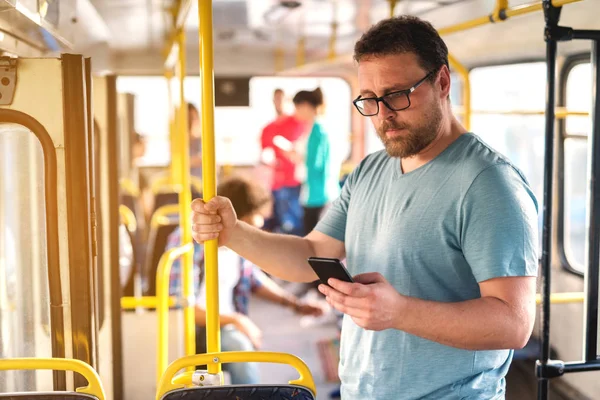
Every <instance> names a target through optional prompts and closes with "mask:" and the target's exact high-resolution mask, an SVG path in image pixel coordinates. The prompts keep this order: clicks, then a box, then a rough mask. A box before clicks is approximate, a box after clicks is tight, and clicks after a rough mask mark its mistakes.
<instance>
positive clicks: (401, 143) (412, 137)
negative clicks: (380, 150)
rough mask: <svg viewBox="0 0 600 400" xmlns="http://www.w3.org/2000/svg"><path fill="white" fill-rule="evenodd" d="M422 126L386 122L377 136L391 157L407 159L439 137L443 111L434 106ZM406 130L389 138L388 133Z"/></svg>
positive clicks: (379, 129)
mask: <svg viewBox="0 0 600 400" xmlns="http://www.w3.org/2000/svg"><path fill="white" fill-rule="evenodd" d="M423 121H425V122H424V123H422V124H418V125H416V124H414V125H412V124H406V123H398V122H396V121H393V120H391V121H384V122H383V123H382V124H381V125H380V126H379V128H378V129H377V135H378V136H379V139H381V142H382V143H383V145H384V146H385V150H386V151H387V153H388V154H389V155H390V156H391V157H399V158H407V157H411V156H414V155H417V154H419V153H420V152H421V151H423V150H424V149H425V148H426V147H427V146H429V145H430V144H431V142H433V140H434V139H435V138H436V137H437V134H438V130H439V127H440V124H441V121H442V110H441V109H440V108H439V107H437V106H434V107H433V108H432V109H431V111H430V112H428V113H427V114H426V115H424V118H423ZM392 129H398V130H401V129H402V130H404V132H402V133H403V134H402V135H401V136H396V137H391V138H389V137H387V135H386V133H385V132H386V131H388V130H392Z"/></svg>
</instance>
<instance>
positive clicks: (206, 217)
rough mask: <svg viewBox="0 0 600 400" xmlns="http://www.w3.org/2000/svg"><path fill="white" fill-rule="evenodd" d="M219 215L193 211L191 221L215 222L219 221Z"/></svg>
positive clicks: (199, 222)
mask: <svg viewBox="0 0 600 400" xmlns="http://www.w3.org/2000/svg"><path fill="white" fill-rule="evenodd" d="M221 221H222V219H221V216H220V215H217V214H200V213H194V214H192V223H193V224H205V225H206V224H217V223H219V222H221Z"/></svg>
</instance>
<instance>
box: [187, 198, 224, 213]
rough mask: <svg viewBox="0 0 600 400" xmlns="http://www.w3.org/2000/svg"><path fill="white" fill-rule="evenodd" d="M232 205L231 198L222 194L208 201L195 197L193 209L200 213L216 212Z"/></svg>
mask: <svg viewBox="0 0 600 400" xmlns="http://www.w3.org/2000/svg"><path fill="white" fill-rule="evenodd" d="M230 205H231V203H230V201H229V199H227V198H225V197H222V196H215V197H213V198H212V199H210V201H208V202H205V201H204V200H202V199H195V200H194V201H192V211H194V212H196V213H200V214H214V213H215V212H216V211H218V210H220V209H222V208H227V207H229V206H230Z"/></svg>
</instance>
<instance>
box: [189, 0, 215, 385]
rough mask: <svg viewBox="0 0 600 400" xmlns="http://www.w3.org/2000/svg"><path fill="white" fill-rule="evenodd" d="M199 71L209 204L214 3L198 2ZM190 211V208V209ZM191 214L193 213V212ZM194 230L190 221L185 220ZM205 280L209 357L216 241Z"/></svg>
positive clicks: (208, 249) (208, 247) (209, 248)
mask: <svg viewBox="0 0 600 400" xmlns="http://www.w3.org/2000/svg"><path fill="white" fill-rule="evenodd" d="M198 21H200V23H199V25H200V26H199V32H198V34H199V44H200V71H201V72H202V76H201V78H202V87H201V92H202V102H201V104H202V177H203V179H202V180H203V183H204V191H203V196H204V201H206V202H208V201H209V200H210V199H212V198H213V197H215V195H216V193H217V183H216V180H217V179H216V177H217V174H216V168H215V120H214V118H215V114H214V112H215V96H214V88H215V83H214V80H213V74H214V70H213V66H214V63H213V22H212V1H206V0H198ZM187 207H188V210H190V206H189V205H188V206H187ZM190 211H191V210H190ZM185 223H186V225H187V226H188V228H189V229H191V223H190V219H186V220H185ZM204 249H205V258H204V265H205V270H204V271H205V277H204V279H206V299H207V301H206V347H207V350H208V352H209V353H219V352H220V351H221V337H220V333H221V332H220V320H219V271H218V242H217V240H216V239H213V240H209V241H207V242H206V243H204ZM208 372H210V373H211V374H217V373H219V372H221V364H218V363H217V364H210V365H209V366H208Z"/></svg>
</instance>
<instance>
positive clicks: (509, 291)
mask: <svg viewBox="0 0 600 400" xmlns="http://www.w3.org/2000/svg"><path fill="white" fill-rule="evenodd" d="M447 57H448V50H447V48H446V45H445V44H444V42H443V41H442V39H441V38H440V36H439V35H438V33H437V32H436V31H435V29H434V28H433V27H432V26H431V25H430V24H429V23H427V22H424V21H421V20H419V19H418V18H414V17H396V18H392V19H387V20H384V21H381V22H380V23H378V24H377V25H375V26H374V27H372V28H371V29H370V30H369V31H368V32H366V33H365V34H364V35H363V36H362V37H361V39H360V40H359V41H358V42H357V43H356V46H355V59H356V61H357V62H358V79H359V85H360V96H358V98H357V99H356V100H355V101H354V104H355V106H356V108H357V109H358V111H359V112H360V113H361V114H363V115H365V116H368V117H370V118H371V121H372V123H373V124H374V125H375V127H376V128H377V132H378V134H379V136H380V138H381V140H382V141H383V143H384V145H385V151H381V152H378V153H374V154H371V155H369V156H368V157H366V158H365V159H364V160H363V161H362V162H361V163H360V165H359V166H358V167H357V168H356V170H355V171H353V172H352V174H351V175H350V176H349V178H348V180H347V182H346V184H345V185H344V188H343V190H342V194H341V195H340V197H339V198H338V199H337V200H336V201H335V202H334V204H333V205H332V207H331V208H330V210H329V211H328V213H327V214H326V215H325V216H324V218H323V219H322V220H321V221H320V222H319V224H318V225H317V227H316V228H315V230H314V231H313V232H311V233H310V234H308V235H307V236H306V237H304V238H299V237H290V236H282V235H273V234H268V233H265V232H261V231H259V230H257V229H254V228H251V227H250V226H248V225H247V224H244V223H241V222H238V221H237V218H236V216H235V212H234V211H233V209H232V207H231V203H230V202H229V201H228V200H227V199H225V198H221V197H217V198H215V199H212V200H211V201H210V202H208V203H206V204H205V203H203V202H202V201H201V200H196V201H195V202H194V203H193V204H192V208H193V210H194V216H193V231H194V238H195V240H197V241H200V242H202V241H205V240H210V239H217V238H218V240H219V244H220V245H224V246H227V247H229V248H231V249H233V250H234V251H236V252H238V253H239V254H240V255H242V256H243V257H245V258H247V259H249V260H251V261H252V262H254V263H255V264H256V265H259V266H260V267H261V268H263V269H264V270H265V271H267V272H269V273H271V274H273V275H276V276H278V277H280V278H283V279H287V280H292V281H304V282H309V281H312V280H314V279H315V278H316V275H315V274H314V273H313V271H312V269H311V268H310V267H309V265H308V264H307V262H306V259H307V258H308V257H311V256H317V257H333V258H339V259H342V258H344V257H346V258H347V265H348V269H349V271H350V272H351V273H352V274H356V276H355V277H354V279H355V283H346V282H342V281H339V280H335V279H331V280H330V281H329V282H328V284H329V285H320V287H319V289H320V290H321V291H322V292H323V293H324V294H325V295H326V296H327V300H328V302H329V303H330V304H331V305H332V306H333V307H335V308H336V309H337V310H339V311H341V312H343V313H344V314H345V316H344V322H343V327H342V342H341V359H340V365H339V367H340V378H341V381H342V389H341V390H342V398H344V399H437V400H439V399H459V398H461V399H504V398H505V394H504V393H505V375H506V372H507V370H508V368H509V365H510V363H511V360H512V356H513V351H514V350H513V349H517V348H521V347H523V346H524V345H525V344H526V343H527V341H528V339H529V337H530V335H531V331H532V327H533V323H534V318H535V281H536V275H537V263H538V261H537V254H536V252H537V242H538V241H537V216H536V214H537V202H536V199H535V197H534V195H533V193H532V192H531V189H530V188H529V186H528V183H527V181H526V180H525V178H524V177H523V175H522V174H521V173H520V172H519V171H518V170H517V169H516V168H515V167H514V166H513V165H512V164H511V163H510V161H508V160H507V159H506V158H504V157H503V156H502V155H500V154H498V153H497V152H495V151H494V150H493V149H491V148H490V147H489V146H487V145H486V144H485V143H483V142H482V141H481V139H479V138H478V136H476V135H475V134H474V133H471V132H466V130H465V129H464V128H463V127H462V126H461V124H460V123H459V121H458V120H457V119H456V118H455V116H454V115H453V114H452V109H451V105H450V100H449V93H450V84H451V82H450V71H449V68H448V58H447Z"/></svg>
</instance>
